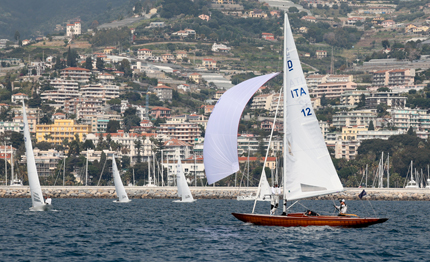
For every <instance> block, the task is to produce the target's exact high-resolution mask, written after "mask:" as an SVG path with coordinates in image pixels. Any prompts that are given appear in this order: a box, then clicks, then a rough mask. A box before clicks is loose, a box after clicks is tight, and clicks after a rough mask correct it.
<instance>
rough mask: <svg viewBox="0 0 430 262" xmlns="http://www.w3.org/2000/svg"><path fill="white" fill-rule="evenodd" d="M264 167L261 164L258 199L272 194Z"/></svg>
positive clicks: (267, 197)
mask: <svg viewBox="0 0 430 262" xmlns="http://www.w3.org/2000/svg"><path fill="white" fill-rule="evenodd" d="M264 169H265V167H264V166H263V172H261V178H260V193H259V195H258V196H257V198H258V199H259V200H262V199H269V198H270V196H271V195H272V188H271V187H270V185H269V181H267V176H266V171H265V170H264Z"/></svg>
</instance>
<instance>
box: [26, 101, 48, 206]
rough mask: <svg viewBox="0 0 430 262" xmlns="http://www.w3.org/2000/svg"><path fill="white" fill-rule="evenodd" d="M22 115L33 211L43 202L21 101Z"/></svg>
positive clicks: (43, 203)
mask: <svg viewBox="0 0 430 262" xmlns="http://www.w3.org/2000/svg"><path fill="white" fill-rule="evenodd" d="M22 115H23V119H24V143H25V155H26V158H27V174H28V183H29V185H30V192H31V202H32V207H33V209H34V210H37V207H39V206H43V205H45V202H44V200H43V195H42V188H41V187H40V182H39V176H38V174H37V169H36V161H35V160H34V153H33V146H32V144H31V136H30V130H29V127H28V120H27V113H26V112H25V104H24V101H22Z"/></svg>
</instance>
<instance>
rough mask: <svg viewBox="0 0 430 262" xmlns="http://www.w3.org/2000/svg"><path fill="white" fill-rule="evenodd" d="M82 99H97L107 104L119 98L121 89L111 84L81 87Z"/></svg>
mask: <svg viewBox="0 0 430 262" xmlns="http://www.w3.org/2000/svg"><path fill="white" fill-rule="evenodd" d="M81 94H82V97H88V98H97V99H101V100H102V101H104V102H106V101H108V100H111V99H114V98H118V97H119V87H118V86H116V85H110V84H91V85H84V86H81Z"/></svg>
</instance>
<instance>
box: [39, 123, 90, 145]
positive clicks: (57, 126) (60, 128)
mask: <svg viewBox="0 0 430 262" xmlns="http://www.w3.org/2000/svg"><path fill="white" fill-rule="evenodd" d="M89 133H91V126H90V125H80V124H76V122H75V120H72V119H64V120H62V119H56V120H55V121H54V124H39V125H36V140H37V142H43V141H46V142H49V143H54V144H56V145H60V144H61V143H62V142H63V140H64V139H68V140H69V141H71V140H74V139H75V135H76V134H77V135H78V138H79V140H80V141H83V140H85V139H84V137H85V136H87V135H88V134H89Z"/></svg>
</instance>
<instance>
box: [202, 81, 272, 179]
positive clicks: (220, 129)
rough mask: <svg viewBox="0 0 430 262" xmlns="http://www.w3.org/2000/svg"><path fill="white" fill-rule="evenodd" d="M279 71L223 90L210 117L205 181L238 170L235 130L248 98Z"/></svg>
mask: <svg viewBox="0 0 430 262" xmlns="http://www.w3.org/2000/svg"><path fill="white" fill-rule="evenodd" d="M278 74H279V73H272V74H267V75H263V76H258V77H254V78H251V79H248V80H246V81H244V82H242V83H240V84H238V85H236V86H234V87H232V88H230V89H229V90H228V91H227V92H225V93H224V94H223V95H222V97H221V98H220V99H219V100H218V102H217V104H216V105H215V108H214V110H213V112H212V114H211V116H210V118H209V121H208V124H207V128H206V135H205V142H204V149H203V158H204V164H205V171H206V177H207V179H208V183H209V184H212V183H214V182H217V181H218V180H221V179H223V178H224V177H227V176H229V175H231V174H233V173H234V172H236V171H238V170H239V160H238V156H237V131H238V127H239V121H240V117H241V115H242V112H243V109H244V108H245V106H246V104H247V103H248V101H249V99H251V97H252V96H253V95H254V93H255V92H257V90H258V89H259V88H260V87H261V86H262V85H264V84H265V83H266V82H267V81H269V80H270V79H272V78H273V77H275V76H277V75H278Z"/></svg>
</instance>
